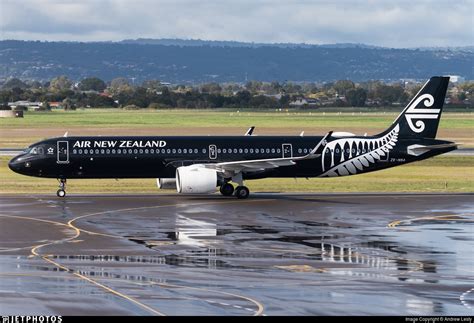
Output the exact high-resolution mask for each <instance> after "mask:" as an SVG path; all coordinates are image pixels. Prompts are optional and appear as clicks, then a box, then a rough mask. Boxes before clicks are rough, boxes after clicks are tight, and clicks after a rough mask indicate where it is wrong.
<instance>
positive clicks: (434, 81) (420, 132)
mask: <svg viewBox="0 0 474 323" xmlns="http://www.w3.org/2000/svg"><path fill="white" fill-rule="evenodd" d="M448 84H449V77H448V76H433V77H432V78H430V79H429V80H428V82H426V83H425V85H423V87H422V88H421V90H420V91H419V92H418V93H417V94H416V95H415V97H414V98H413V99H412V100H411V101H410V103H408V105H407V106H406V107H405V109H404V110H403V111H402V113H400V115H399V116H398V118H397V119H395V121H394V123H393V125H392V126H391V127H390V128H389V129H388V131H391V130H392V129H393V128H395V127H397V126H398V127H399V136H400V137H403V138H435V137H436V132H437V131H438V125H439V120H440V118H441V112H442V110H443V104H444V98H445V96H446V90H447V88H448Z"/></svg>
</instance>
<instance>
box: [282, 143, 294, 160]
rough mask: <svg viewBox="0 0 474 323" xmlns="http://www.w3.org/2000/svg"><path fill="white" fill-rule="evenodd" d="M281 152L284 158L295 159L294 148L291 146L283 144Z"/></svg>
mask: <svg viewBox="0 0 474 323" xmlns="http://www.w3.org/2000/svg"><path fill="white" fill-rule="evenodd" d="M281 148H282V149H281V150H282V152H283V155H282V157H283V158H292V157H293V147H292V146H291V144H283V145H281Z"/></svg>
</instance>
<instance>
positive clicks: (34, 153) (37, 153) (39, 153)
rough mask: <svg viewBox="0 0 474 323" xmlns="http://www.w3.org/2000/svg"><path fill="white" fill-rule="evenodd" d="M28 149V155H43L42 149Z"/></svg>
mask: <svg viewBox="0 0 474 323" xmlns="http://www.w3.org/2000/svg"><path fill="white" fill-rule="evenodd" d="M29 149H30V151H29V153H30V154H32V155H43V154H44V149H43V147H33V148H29Z"/></svg>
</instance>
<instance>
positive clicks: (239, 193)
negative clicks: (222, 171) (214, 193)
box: [220, 182, 250, 199]
mask: <svg viewBox="0 0 474 323" xmlns="http://www.w3.org/2000/svg"><path fill="white" fill-rule="evenodd" d="M220 192H221V194H222V195H224V196H231V195H232V194H234V195H235V197H237V198H238V199H246V198H248V197H249V195H250V191H249V189H248V187H247V186H244V185H243V183H242V182H241V183H239V186H237V187H236V188H235V189H234V186H233V185H232V184H230V183H228V182H225V183H224V184H222V185H221V187H220Z"/></svg>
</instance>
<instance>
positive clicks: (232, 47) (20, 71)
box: [0, 39, 474, 83]
mask: <svg viewBox="0 0 474 323" xmlns="http://www.w3.org/2000/svg"><path fill="white" fill-rule="evenodd" d="M473 59H474V50H473V48H472V47H465V48H453V49H437V48H430V49H392V48H380V47H373V46H366V45H362V44H335V45H308V44H254V43H239V42H220V41H216V42H213V41H201V40H179V39H161V40H150V39H138V40H125V41H122V42H118V43H115V42H92V43H80V42H39V41H13V40H4V41H0V78H3V79H5V78H8V77H19V78H23V79H26V78H28V79H39V80H46V79H51V78H53V77H55V76H58V75H67V76H68V77H70V78H71V79H73V80H80V79H82V78H84V77H88V76H97V77H99V78H102V79H104V80H111V79H113V78H116V77H126V78H130V79H133V80H134V81H135V82H141V81H143V80H146V79H159V80H161V81H165V82H171V83H200V82H210V81H215V82H229V81H230V82H245V81H246V80H262V81H280V82H284V81H333V80H338V79H351V80H354V81H365V80H371V79H381V80H398V79H403V78H404V79H419V80H423V79H427V78H429V77H430V76H432V75H447V74H455V75H461V76H463V77H465V78H466V79H474V72H473V65H472V62H473V61H474V60H473Z"/></svg>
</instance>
